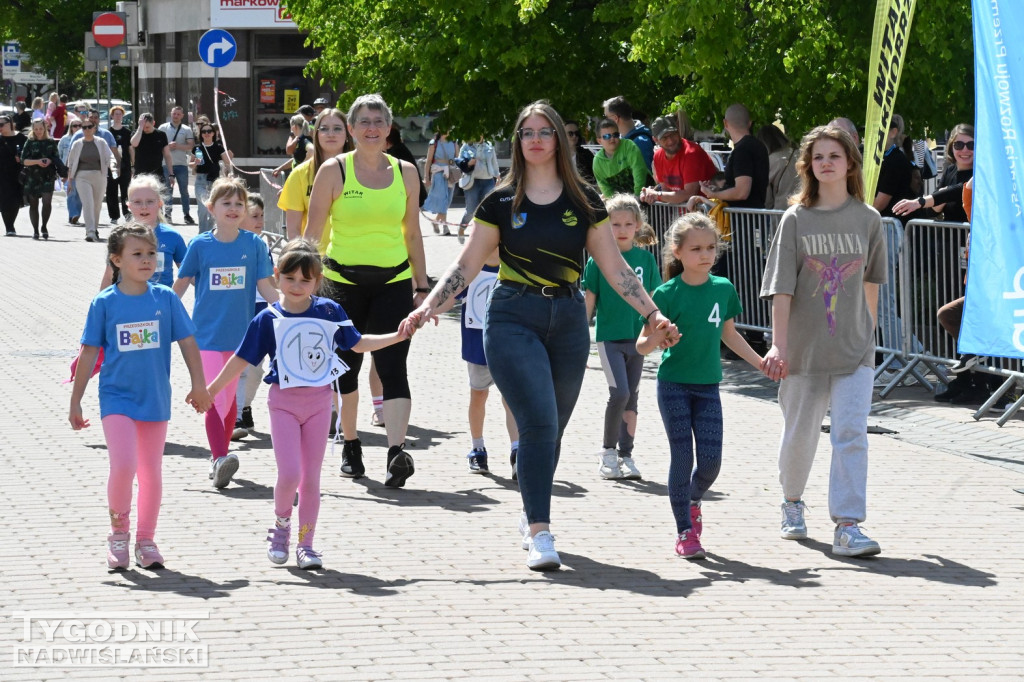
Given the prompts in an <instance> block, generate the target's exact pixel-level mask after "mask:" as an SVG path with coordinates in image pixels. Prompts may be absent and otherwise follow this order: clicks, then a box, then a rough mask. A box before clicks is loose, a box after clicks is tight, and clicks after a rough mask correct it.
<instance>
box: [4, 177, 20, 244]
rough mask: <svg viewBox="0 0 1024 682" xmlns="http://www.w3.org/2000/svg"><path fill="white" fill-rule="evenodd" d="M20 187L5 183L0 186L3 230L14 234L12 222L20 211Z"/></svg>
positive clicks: (15, 184)
mask: <svg viewBox="0 0 1024 682" xmlns="http://www.w3.org/2000/svg"><path fill="white" fill-rule="evenodd" d="M21 199H22V197H21V185H19V184H17V183H5V184H3V186H0V215H2V216H3V221H4V228H6V230H7V231H8V232H14V221H15V220H16V219H17V217H18V211H20V210H21Z"/></svg>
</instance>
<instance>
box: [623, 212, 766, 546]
mask: <svg viewBox="0 0 1024 682" xmlns="http://www.w3.org/2000/svg"><path fill="white" fill-rule="evenodd" d="M723 248H724V245H723V243H722V237H721V235H720V234H719V232H718V229H717V228H716V227H715V223H714V222H713V221H712V220H711V219H710V218H708V217H707V216H706V215H704V214H701V213H687V214H686V215H684V216H682V217H681V218H679V219H678V220H676V221H675V222H674V223H673V224H672V227H670V228H669V232H668V235H667V236H666V238H665V252H664V266H663V268H664V274H665V283H664V284H662V285H661V286H660V287H658V288H657V289H656V290H655V291H654V294H653V295H652V296H651V298H652V299H654V302H655V303H656V304H657V306H658V309H659V310H661V311H662V312H663V313H664V314H665V316H666V317H668V319H669V320H671V321H672V322H673V323H675V325H676V326H677V327H678V328H679V333H680V337H681V338H680V341H679V343H678V344H677V345H676V346H673V347H671V348H667V349H665V351H664V352H663V353H662V356H661V366H660V367H659V368H658V408H659V409H660V410H661V419H662V422H663V423H664V424H665V432H666V433H667V435H668V445H669V453H670V455H671V462H670V464H669V469H668V499H669V502H670V503H671V505H672V515H673V516H674V517H675V521H676V533H677V537H676V554H678V555H679V556H681V557H683V558H684V559H703V558H704V548H703V547H701V544H700V534H701V532H702V530H703V518H702V514H701V508H700V501H701V498H702V497H703V496H704V493H706V492H707V490H708V488H710V487H711V484H712V483H714V482H715V479H716V478H718V472H719V470H720V469H721V467H722V401H721V399H720V398H719V395H718V384H719V383H720V382H721V381H722V360H721V354H720V349H721V344H722V343H723V342H724V343H725V345H726V346H728V347H729V348H731V349H732V350H733V352H735V353H736V354H737V355H739V356H740V357H741V358H743V359H744V360H746V361H747V362H749V363H750V364H751V365H753V366H754V367H755V368H757V369H758V370H760V369H761V361H762V359H761V356H759V355H758V354H757V352H756V351H754V349H753V348H751V347H750V344H748V343H747V341H746V339H744V338H743V336H742V335H741V334H740V333H739V332H738V331H736V324H735V323H734V322H733V318H734V317H736V316H737V315H739V314H740V313H741V312H743V309H742V307H741V306H740V299H739V296H738V295H737V294H736V289H735V288H734V287H733V285H732V282H730V281H729V280H727V279H726V278H724V277H716V276H715V275H712V274H711V268H712V266H713V265H714V264H715V261H717V260H718V256H719V255H720V254H721V252H722V250H723ZM663 339H664V331H663V330H660V329H651V328H650V326H649V325H647V326H645V327H644V330H643V331H642V332H641V333H640V337H639V338H638V339H637V342H636V349H637V350H638V351H639V352H641V353H643V354H644V355H646V354H647V353H650V352H651V351H652V350H654V349H655V348H657V347H658V345H659V343H661V342H662V341H663ZM695 441H696V445H697V466H696V468H694V465H693V464H694V462H693V460H694V452H693V449H694V447H693V446H694V442H695Z"/></svg>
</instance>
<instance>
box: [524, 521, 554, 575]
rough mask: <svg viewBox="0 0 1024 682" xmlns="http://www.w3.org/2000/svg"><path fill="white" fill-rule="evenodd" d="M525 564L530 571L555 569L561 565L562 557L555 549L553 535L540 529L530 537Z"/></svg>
mask: <svg viewBox="0 0 1024 682" xmlns="http://www.w3.org/2000/svg"><path fill="white" fill-rule="evenodd" d="M526 566H527V567H528V568H529V569H530V570H531V571H557V570H558V569H559V568H561V567H562V559H561V557H559V556H558V552H556V551H555V536H553V535H552V534H551V533H549V532H548V531H546V530H542V531H541V532H539V533H537V534H536V535H534V536H533V538H531V539H530V554H529V556H528V557H527V558H526Z"/></svg>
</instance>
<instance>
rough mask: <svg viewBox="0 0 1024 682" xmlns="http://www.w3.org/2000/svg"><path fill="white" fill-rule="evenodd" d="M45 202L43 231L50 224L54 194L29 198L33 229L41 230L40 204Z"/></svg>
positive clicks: (29, 212) (29, 214) (29, 213)
mask: <svg viewBox="0 0 1024 682" xmlns="http://www.w3.org/2000/svg"><path fill="white" fill-rule="evenodd" d="M40 201H42V202H43V229H44V230H45V229H46V225H47V223H49V222H50V211H51V209H52V201H53V192H47V193H45V194H43V195H42V196H38V197H28V217H29V219H31V221H32V229H33V230H38V229H39V202H40Z"/></svg>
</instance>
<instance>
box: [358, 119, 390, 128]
mask: <svg viewBox="0 0 1024 682" xmlns="http://www.w3.org/2000/svg"><path fill="white" fill-rule="evenodd" d="M356 125H357V126H359V127H360V128H385V127H387V125H388V122H387V121H385V120H384V119H382V118H375V119H372V120H371V119H368V118H360V119H356Z"/></svg>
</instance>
